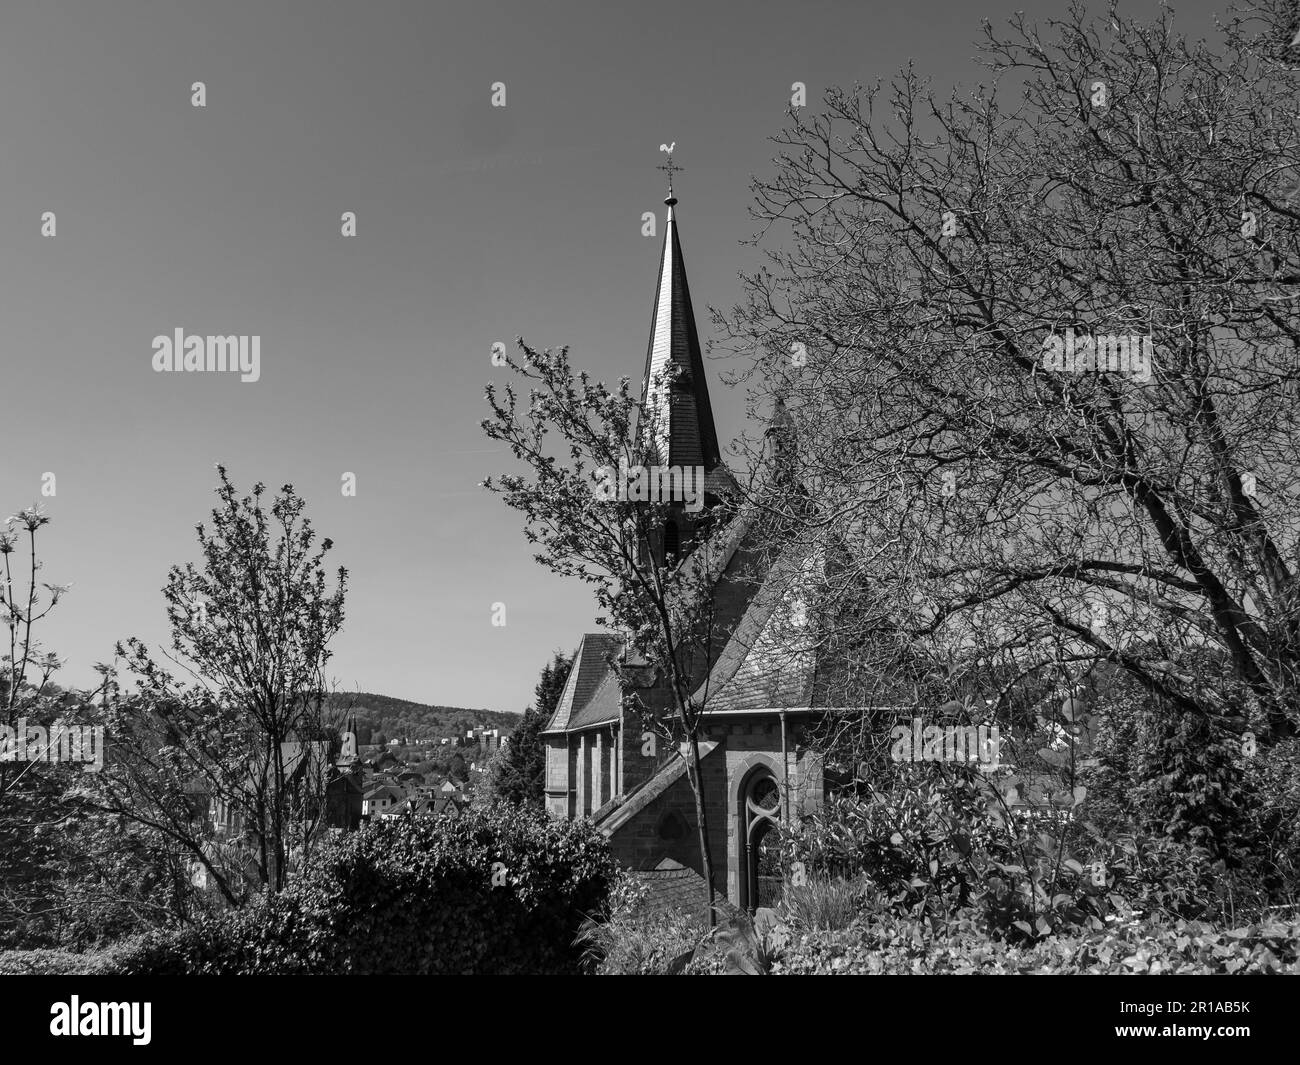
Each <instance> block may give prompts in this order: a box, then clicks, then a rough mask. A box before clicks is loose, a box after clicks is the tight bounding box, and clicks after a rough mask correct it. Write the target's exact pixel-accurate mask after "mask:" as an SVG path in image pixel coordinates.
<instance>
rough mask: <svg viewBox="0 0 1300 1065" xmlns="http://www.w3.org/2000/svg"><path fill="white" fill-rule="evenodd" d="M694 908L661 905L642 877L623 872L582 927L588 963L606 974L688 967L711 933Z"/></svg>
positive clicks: (581, 943)
mask: <svg viewBox="0 0 1300 1065" xmlns="http://www.w3.org/2000/svg"><path fill="white" fill-rule="evenodd" d="M707 931H708V930H707V929H706V928H705V927H704V925H703V923H702V922H701V921H700V919H699V917H698V916H697V915H694V914H686V913H682V912H681V911H680V910H676V909H670V910H667V911H664V910H655V909H652V908H650V907H649V906H648V905H647V904H646V891H645V887H644V885H642V884H641V883H640V882H639V881H638V880H637V879H636V877H634V876H632V875H631V874H629V873H626V872H624V873H620V874H619V875H618V876H617V878H616V879H615V881H614V884H613V887H612V888H611V890H610V893H609V898H608V900H607V901H606V903H605V906H604V907H603V909H602V910H601V912H600V913H598V914H594V915H592V916H591V917H588V918H587V919H586V920H585V921H584V922H583V925H582V929H581V931H580V932H579V933H578V937H577V945H578V946H579V947H580V948H581V949H582V957H583V963H584V965H585V967H586V969H587V970H588V971H589V972H593V973H596V974H598V975H601V976H664V975H671V974H674V973H677V972H680V971H682V969H683V968H684V967H685V966H686V965H687V963H688V962H690V961H691V960H692V959H693V958H694V955H695V952H696V950H697V949H698V948H699V946H700V944H701V943H703V942H704V940H705V938H706V933H707Z"/></svg>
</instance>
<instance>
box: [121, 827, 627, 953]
mask: <svg viewBox="0 0 1300 1065" xmlns="http://www.w3.org/2000/svg"><path fill="white" fill-rule="evenodd" d="M614 875H615V866H614V863H613V860H612V859H611V858H610V856H609V851H608V846H607V843H606V841H605V839H604V838H603V837H602V836H601V835H600V834H599V833H598V832H596V831H594V830H593V829H592V828H591V827H590V826H589V825H587V824H585V823H583V822H554V821H549V820H547V819H546V818H545V817H544V816H542V815H540V814H537V813H531V812H527V811H522V810H516V809H494V810H486V811H470V812H467V813H466V814H465V815H463V816H462V817H460V818H456V819H450V818H441V819H436V820H435V819H429V818H403V819H395V820H385V821H382V822H380V823H378V824H373V825H370V826H367V827H366V828H365V829H363V830H362V831H361V832H357V833H353V834H350V835H348V836H345V837H343V838H342V839H341V840H340V841H339V842H337V843H334V844H332V845H330V846H328V847H326V848H325V849H324V851H323V852H322V853H321V854H320V855H319V856H318V857H317V858H316V859H315V860H314V861H313V862H312V863H311V864H310V865H309V866H308V868H307V869H306V870H304V872H303V874H302V875H301V876H299V877H298V878H296V879H295V880H294V881H293V883H292V884H291V885H290V886H289V888H288V889H287V890H286V891H284V892H282V893H281V894H280V895H279V896H277V897H274V898H270V899H266V900H263V901H262V902H261V903H259V904H256V905H254V906H251V907H248V908H245V909H243V910H239V911H231V912H228V913H225V914H222V915H221V916H218V917H215V918H211V919H208V920H206V921H203V922H201V923H199V924H197V925H194V926H191V927H188V928H185V929H182V930H180V931H176V932H170V933H162V934H155V935H151V936H146V937H144V938H143V940H142V941H141V942H140V943H138V944H137V945H136V946H135V948H134V949H132V950H130V951H126V952H124V953H123V954H122V955H120V956H119V957H118V960H117V963H116V968H115V970H113V971H117V972H120V973H152V974H167V975H172V974H190V973H212V974H253V973H256V974H269V975H286V974H303V973H307V974H310V973H333V974H338V973H409V974H453V973H454V974H489V973H492V974H507V973H543V974H563V973H576V972H579V971H580V970H581V956H580V951H579V949H578V948H577V947H575V946H574V939H575V937H576V935H577V932H578V930H579V927H580V926H581V923H582V919H583V917H584V915H585V914H587V913H591V912H594V911H595V910H596V909H597V908H598V907H599V906H600V905H601V903H602V902H603V900H604V898H605V896H606V894H607V892H608V890H609V886H610V884H611V883H612V881H613V878H614Z"/></svg>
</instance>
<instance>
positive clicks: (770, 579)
mask: <svg viewBox="0 0 1300 1065" xmlns="http://www.w3.org/2000/svg"><path fill="white" fill-rule="evenodd" d="M809 565H810V563H809V561H808V560H807V559H806V558H802V557H800V556H797V555H794V554H788V555H786V556H784V557H782V558H780V559H778V560H777V561H776V563H775V564H773V565H772V567H771V568H770V569H769V570H768V572H767V575H766V577H765V578H764V580H763V584H762V586H761V587H760V588H759V590H758V593H757V594H756V595H755V596H754V597H753V598H752V599H751V600H750V602H749V605H748V607H747V609H746V610H745V614H744V616H743V617H742V618H741V619H740V623H739V624H738V625H737V626H736V628H735V631H734V632H733V633H732V634H731V638H730V639H729V640H728V641H727V645H726V647H725V648H723V651H722V654H720V655H719V656H718V660H717V661H716V662H715V663H714V665H713V669H712V671H711V672H710V674H709V676H708V678H707V679H706V681H705V682H704V683H702V684H701V685H700V687H699V689H698V690H697V691H696V698H697V699H700V700H705V696H706V694H707V701H706V706H707V707H708V711H707V712H709V713H723V712H733V713H734V712H737V711H742V710H767V709H780V708H785V709H795V708H805V707H808V706H811V705H812V702H813V692H814V683H815V680H816V675H817V654H816V651H815V649H814V648H813V647H812V646H810V645H809V643H810V642H809V643H806V642H805V641H804V640H802V639H801V638H800V636H801V634H802V632H803V631H804V626H805V625H806V624H807V621H806V618H805V619H804V620H803V622H802V623H801V622H800V604H799V598H800V596H799V589H800V585H801V583H802V581H803V579H804V573H805V572H806V571H807V568H808V566H809Z"/></svg>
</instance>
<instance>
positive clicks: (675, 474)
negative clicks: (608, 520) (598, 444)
mask: <svg viewBox="0 0 1300 1065" xmlns="http://www.w3.org/2000/svg"><path fill="white" fill-rule="evenodd" d="M596 481H597V484H596V498H597V499H599V500H600V501H601V502H602V503H608V502H610V501H612V500H615V499H624V500H627V501H629V502H632V503H685V504H686V509H687V510H689V511H697V510H700V509H702V508H703V506H704V467H703V466H632V467H629V466H628V464H627V462H626V461H624V462H620V463H619V464H618V469H617V470H616V469H614V467H613V466H602V467H600V469H598V470H597V471H596Z"/></svg>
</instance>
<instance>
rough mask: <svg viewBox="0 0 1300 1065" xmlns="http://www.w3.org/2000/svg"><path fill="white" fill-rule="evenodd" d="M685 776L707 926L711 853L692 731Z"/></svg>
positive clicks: (713, 919) (710, 912)
mask: <svg viewBox="0 0 1300 1065" xmlns="http://www.w3.org/2000/svg"><path fill="white" fill-rule="evenodd" d="M686 776H687V779H688V780H689V781H690V784H691V791H692V793H693V794H694V795H695V821H696V823H697V824H698V825H699V826H700V861H701V863H702V864H703V866H704V882H705V887H704V898H705V905H706V906H707V907H708V916H709V927H710V928H712V927H714V925H716V924H717V915H716V914H715V913H714V912H713V853H712V851H711V850H710V849H709V824H708V819H707V817H706V815H705V812H704V778H703V775H702V774H701V773H700V741H699V737H698V736H697V735H696V734H695V733H694V732H692V733H691V736H690V739H689V740H688V741H687V748H686Z"/></svg>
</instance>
